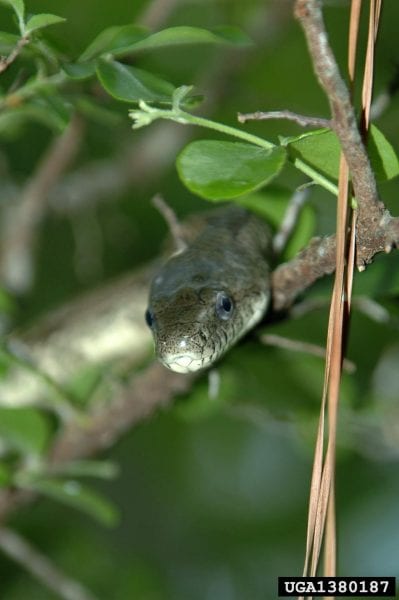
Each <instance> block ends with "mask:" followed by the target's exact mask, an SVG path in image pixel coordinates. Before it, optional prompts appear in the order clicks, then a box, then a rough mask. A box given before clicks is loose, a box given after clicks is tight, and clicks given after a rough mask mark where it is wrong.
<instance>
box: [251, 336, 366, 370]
mask: <svg viewBox="0 0 399 600" xmlns="http://www.w3.org/2000/svg"><path fill="white" fill-rule="evenodd" d="M260 341H261V342H262V343H263V344H267V345H268V346H275V347H277V348H283V349H284V350H291V351H293V352H301V353H303V354H310V355H311V356H317V357H318V358H323V359H324V358H325V357H326V349H325V348H324V347H323V346H318V345H317V344H311V343H309V342H303V341H302V340H291V339H288V338H286V337H283V336H281V335H276V334H274V333H265V334H263V335H262V336H261V337H260ZM343 368H344V369H345V371H346V372H347V373H350V374H352V373H354V372H355V371H356V365H355V363H353V362H352V361H351V360H348V359H346V358H345V359H344V362H343Z"/></svg>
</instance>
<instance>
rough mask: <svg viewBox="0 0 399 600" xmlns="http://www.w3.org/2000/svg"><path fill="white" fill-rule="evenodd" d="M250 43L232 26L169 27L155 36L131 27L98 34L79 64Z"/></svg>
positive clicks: (143, 29) (111, 28)
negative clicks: (138, 53) (174, 48)
mask: <svg viewBox="0 0 399 600" xmlns="http://www.w3.org/2000/svg"><path fill="white" fill-rule="evenodd" d="M250 43H251V40H250V39H249V37H248V36H247V35H245V34H244V33H242V32H241V31H240V30H239V29H237V28H235V27H219V28H217V29H215V30H214V31H209V30H207V29H202V28H200V27H186V26H179V27H169V28H168V29H163V30H162V31H157V32H156V33H151V32H150V31H149V30H148V29H145V28H143V27H137V26H135V25H125V26H122V27H109V28H108V29H105V30H104V31H102V32H101V33H100V34H99V35H98V36H97V37H96V38H95V40H94V41H93V42H92V43H91V44H90V46H89V47H88V48H86V50H85V51H84V52H83V54H82V55H81V57H80V59H79V60H81V61H84V60H90V59H92V58H96V57H98V56H103V55H104V54H113V55H114V56H117V57H121V56H125V55H127V54H130V53H132V52H136V51H139V50H153V49H156V48H165V47H167V46H180V45H187V44H235V45H240V46H242V45H248V44H250Z"/></svg>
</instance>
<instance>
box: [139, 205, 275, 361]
mask: <svg viewBox="0 0 399 600" xmlns="http://www.w3.org/2000/svg"><path fill="white" fill-rule="evenodd" d="M200 223H201V225H200V226H199V227H198V231H197V232H196V234H195V236H193V239H192V240H191V241H190V243H189V244H187V246H186V247H185V248H184V249H182V250H180V251H177V252H174V253H173V254H172V255H171V256H169V258H168V259H167V260H166V262H164V264H162V266H161V267H160V268H159V269H158V270H157V271H156V272H155V275H154V277H153V279H152V281H151V284H150V291H149V300H148V308H147V310H146V312H145V320H146V322H147V325H148V326H149V327H150V329H151V332H152V336H153V340H154V345H155V354H156V356H157V358H158V359H159V360H160V362H161V363H162V364H163V365H165V367H167V368H168V369H171V370H172V371H175V372H178V373H190V372H193V371H198V370H200V369H206V368H208V367H210V366H211V365H212V364H213V363H215V362H216V361H217V360H218V359H219V358H220V357H221V356H222V355H223V354H225V352H227V350H229V349H230V348H231V347H232V346H233V345H234V344H235V343H236V342H237V341H238V340H239V339H240V338H242V337H243V336H244V335H245V334H246V333H247V332H248V331H249V330H250V329H252V328H253V327H254V326H255V325H256V324H257V323H259V322H260V321H261V320H262V318H263V317H264V315H265V313H266V311H267V309H268V306H269V304H270V297H271V284H270V281H271V277H270V263H271V258H272V232H271V229H270V228H269V226H268V225H267V223H266V222H265V221H263V220H262V219H261V218H260V217H258V216H256V215H255V214H254V213H252V212H250V211H248V210H247V209H246V208H244V207H241V206H238V205H233V204H227V205H224V206H222V207H221V208H216V209H213V210H210V211H208V212H207V213H206V214H205V215H204V217H203V218H200Z"/></svg>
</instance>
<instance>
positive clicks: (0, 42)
mask: <svg viewBox="0 0 399 600" xmlns="http://www.w3.org/2000/svg"><path fill="white" fill-rule="evenodd" d="M19 39H20V36H19V35H15V34H14V33H7V32H6V31H0V53H1V54H8V53H9V52H11V50H13V49H14V48H15V46H16V45H17V43H18V41H19Z"/></svg>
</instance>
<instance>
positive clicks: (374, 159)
mask: <svg viewBox="0 0 399 600" xmlns="http://www.w3.org/2000/svg"><path fill="white" fill-rule="evenodd" d="M367 149H368V153H369V156H370V160H371V164H372V166H373V169H374V173H375V176H376V178H377V179H378V180H379V181H384V180H386V179H393V177H396V176H397V175H399V160H398V157H397V155H396V153H395V150H394V149H393V147H392V145H391V144H390V142H388V140H387V138H386V137H385V135H384V134H383V133H382V131H380V130H379V129H378V128H377V127H376V126H375V125H371V128H370V138H369V143H368V145H367Z"/></svg>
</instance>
